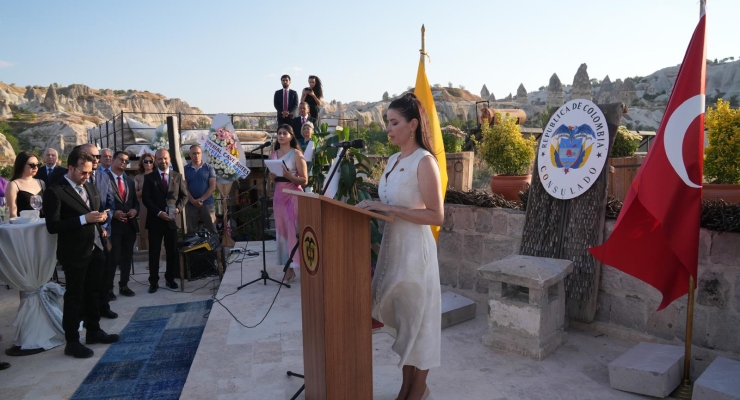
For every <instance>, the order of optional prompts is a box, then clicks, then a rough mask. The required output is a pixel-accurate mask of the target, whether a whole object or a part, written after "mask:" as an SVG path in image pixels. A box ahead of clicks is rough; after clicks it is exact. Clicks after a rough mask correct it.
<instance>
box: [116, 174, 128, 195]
mask: <svg viewBox="0 0 740 400" xmlns="http://www.w3.org/2000/svg"><path fill="white" fill-rule="evenodd" d="M118 193H120V194H121V198H122V199H125V198H126V189H125V188H124V187H123V181H122V180H121V177H120V176H119V177H118Z"/></svg>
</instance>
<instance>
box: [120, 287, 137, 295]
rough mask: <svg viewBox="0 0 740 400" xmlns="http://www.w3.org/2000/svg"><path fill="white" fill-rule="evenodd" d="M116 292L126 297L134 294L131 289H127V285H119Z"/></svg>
mask: <svg viewBox="0 0 740 400" xmlns="http://www.w3.org/2000/svg"><path fill="white" fill-rule="evenodd" d="M118 294H120V295H122V296H126V297H133V296H136V293H134V291H133V290H131V289H129V288H128V286H121V287H119V288H118Z"/></svg>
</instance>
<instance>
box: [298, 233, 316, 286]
mask: <svg viewBox="0 0 740 400" xmlns="http://www.w3.org/2000/svg"><path fill="white" fill-rule="evenodd" d="M301 257H302V258H303V265H304V266H305V267H306V272H308V274H309V275H311V276H314V275H316V273H317V272H318V270H319V241H318V239H317V238H316V232H315V231H314V230H313V228H311V227H310V226H306V227H305V228H303V232H302V233H301Z"/></svg>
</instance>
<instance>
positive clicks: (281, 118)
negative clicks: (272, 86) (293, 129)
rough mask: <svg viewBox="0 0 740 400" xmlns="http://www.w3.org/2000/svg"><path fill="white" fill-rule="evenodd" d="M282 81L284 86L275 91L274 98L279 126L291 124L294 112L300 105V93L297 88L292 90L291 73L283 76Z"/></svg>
mask: <svg viewBox="0 0 740 400" xmlns="http://www.w3.org/2000/svg"><path fill="white" fill-rule="evenodd" d="M280 83H281V84H282V85H283V88H282V89H280V90H278V91H276V92H275V99H274V100H273V103H274V106H275V110H276V111H277V123H278V127H279V126H280V125H282V124H288V125H290V122H291V119H292V117H293V113H294V112H295V109H296V107H298V93H296V91H295V90H290V75H283V76H281V77H280Z"/></svg>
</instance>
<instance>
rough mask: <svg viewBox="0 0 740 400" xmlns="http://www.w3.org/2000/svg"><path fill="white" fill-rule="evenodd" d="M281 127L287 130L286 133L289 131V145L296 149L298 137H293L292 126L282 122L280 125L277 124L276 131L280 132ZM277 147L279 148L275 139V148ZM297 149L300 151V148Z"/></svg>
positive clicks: (278, 143)
mask: <svg viewBox="0 0 740 400" xmlns="http://www.w3.org/2000/svg"><path fill="white" fill-rule="evenodd" d="M281 129H285V130H286V131H288V133H290V147H292V148H294V149H298V139H296V138H295V133H294V132H293V127H292V126H290V125H288V124H282V125H280V126H278V129H277V130H278V132H280V130H281ZM279 148H280V142H278V141H277V140H275V150H277V149H279ZM298 151H300V149H298Z"/></svg>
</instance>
